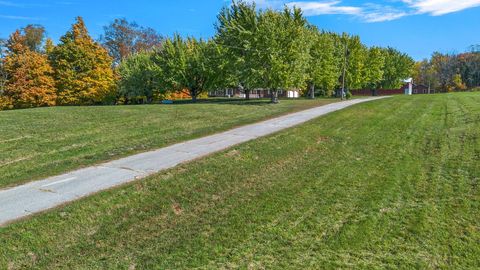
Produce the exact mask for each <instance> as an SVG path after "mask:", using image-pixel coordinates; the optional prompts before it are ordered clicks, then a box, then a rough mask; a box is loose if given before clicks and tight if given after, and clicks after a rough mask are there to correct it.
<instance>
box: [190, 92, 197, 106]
mask: <svg viewBox="0 0 480 270" xmlns="http://www.w3.org/2000/svg"><path fill="white" fill-rule="evenodd" d="M197 95H198V93H197V90H196V89H192V90H190V96H191V97H192V102H193V103H196V102H197Z"/></svg>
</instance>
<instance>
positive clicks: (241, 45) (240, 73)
mask: <svg viewBox="0 0 480 270" xmlns="http://www.w3.org/2000/svg"><path fill="white" fill-rule="evenodd" d="M215 28H216V31H217V33H216V36H215V42H216V43H217V44H219V45H220V46H222V48H223V49H224V52H225V54H224V57H225V61H226V62H228V64H227V65H225V67H226V68H225V69H224V71H225V74H224V76H223V78H224V80H223V84H222V86H223V87H224V88H229V87H237V86H239V87H241V88H243V91H244V92H245V97H246V99H250V91H251V90H252V89H254V88H256V87H260V82H259V80H260V79H259V73H258V68H259V67H258V62H257V61H255V56H256V52H257V51H256V48H255V41H256V38H257V35H258V34H257V32H258V14H257V11H256V6H255V3H252V4H249V3H246V2H243V1H240V2H235V1H234V2H232V4H231V5H230V7H225V8H223V9H222V10H221V12H220V14H219V15H218V21H217V23H216V25H215Z"/></svg>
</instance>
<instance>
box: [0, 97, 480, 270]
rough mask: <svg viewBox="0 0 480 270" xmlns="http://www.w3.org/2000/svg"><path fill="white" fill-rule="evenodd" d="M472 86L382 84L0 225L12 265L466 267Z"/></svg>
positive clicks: (473, 198) (473, 149) (474, 154)
mask: <svg viewBox="0 0 480 270" xmlns="http://www.w3.org/2000/svg"><path fill="white" fill-rule="evenodd" d="M479 101H480V95H479V94H478V93H477V94H475V93H465V94H448V95H433V96H414V97H395V98H392V99H386V100H380V101H375V102H372V103H367V104H361V105H357V106H354V107H351V108H348V109H346V110H344V111H341V112H336V113H333V114H330V115H327V116H325V117H322V118H319V119H316V120H314V121H311V122H309V123H307V124H304V125H302V126H299V127H296V128H292V129H289V130H287V131H284V132H280V133H277V134H275V135H273V136H269V137H266V138H262V139H260V140H257V141H253V142H249V143H246V144H243V145H241V146H238V147H235V148H233V149H230V150H227V151H224V152H222V153H218V154H215V155H213V156H210V157H208V158H205V159H202V160H198V161H195V162H192V163H190V164H185V165H182V166H180V167H178V168H175V169H172V170H169V171H166V172H164V173H161V174H158V175H155V176H152V177H150V178H148V179H147V180H145V181H141V182H137V183H134V184H131V185H127V186H125V187H122V188H119V189H115V190H110V191H107V192H102V193H100V194H97V195H95V196H93V197H90V198H87V199H84V200H81V201H78V202H75V203H73V204H72V205H69V206H66V207H64V208H62V209H57V210H54V211H51V212H49V213H46V214H43V215H38V216H36V217H34V218H32V219H29V220H26V221H23V222H20V223H18V224H13V225H11V226H9V227H7V228H2V229H0V234H1V235H2V238H0V256H1V258H2V259H3V261H1V264H0V267H1V266H3V265H5V266H8V265H10V267H11V268H14V269H15V268H21V267H32V266H35V267H38V268H55V267H64V268H87V269H101V268H125V269H127V268H129V267H130V268H133V267H136V268H137V269H143V268H147V269H151V268H159V269H165V268H167V269H186V268H204V269H211V268H249V267H250V268H287V269H288V268H289V269H299V268H314V269H318V268H322V269H336V268H355V269H362V268H363V269H384V268H395V269H397V268H400V269H412V268H426V269H436V268H453V269H475V268H478V267H479V266H480V265H479V262H478V257H479V254H480V247H479V245H478V243H479V241H480V230H479V226H478V222H477V221H478V220H479V217H480V210H479V209H480V203H479V202H480V198H479V190H478V180H479V179H478V177H479V175H480V164H479V163H478V153H479V152H480V145H479V142H478V138H479V135H480V121H479V119H480V111H479V110H478V102H479Z"/></svg>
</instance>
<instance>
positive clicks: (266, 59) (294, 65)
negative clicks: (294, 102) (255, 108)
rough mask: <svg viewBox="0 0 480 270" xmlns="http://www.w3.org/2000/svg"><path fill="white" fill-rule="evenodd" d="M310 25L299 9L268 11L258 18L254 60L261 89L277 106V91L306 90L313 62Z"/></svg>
mask: <svg viewBox="0 0 480 270" xmlns="http://www.w3.org/2000/svg"><path fill="white" fill-rule="evenodd" d="M306 25H307V21H306V20H305V18H304V17H303V15H302V12H301V10H300V9H297V8H294V9H293V10H292V9H289V8H285V9H284V11H283V12H276V11H274V10H267V11H265V12H263V13H261V14H260V16H259V26H258V32H257V34H256V41H255V44H254V46H255V48H256V51H255V54H254V59H255V61H257V64H256V66H258V67H259V68H258V74H259V75H260V78H261V81H262V85H263V86H264V87H265V88H266V89H269V90H270V91H271V101H272V103H278V90H280V89H283V90H288V89H292V88H297V89H301V88H303V87H305V82H306V79H307V68H308V62H309V58H310V51H309V44H308V43H309V41H308V35H307V34H306V31H305V27H306Z"/></svg>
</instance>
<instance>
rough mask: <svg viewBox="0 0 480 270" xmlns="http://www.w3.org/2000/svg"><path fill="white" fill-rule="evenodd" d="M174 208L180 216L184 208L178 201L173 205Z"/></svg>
mask: <svg viewBox="0 0 480 270" xmlns="http://www.w3.org/2000/svg"><path fill="white" fill-rule="evenodd" d="M172 210H173V212H174V213H175V215H177V216H179V215H181V214H182V213H183V209H182V208H181V207H180V205H179V204H178V203H174V204H173V205H172Z"/></svg>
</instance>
